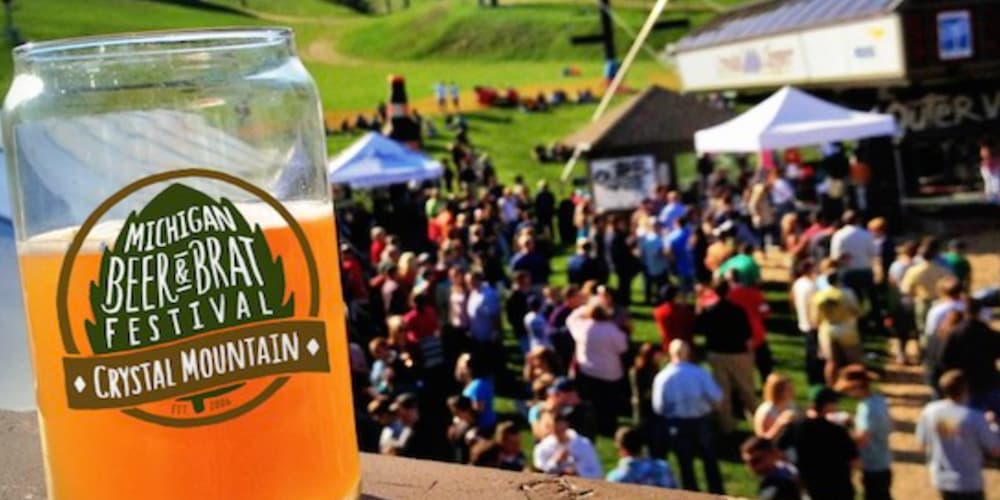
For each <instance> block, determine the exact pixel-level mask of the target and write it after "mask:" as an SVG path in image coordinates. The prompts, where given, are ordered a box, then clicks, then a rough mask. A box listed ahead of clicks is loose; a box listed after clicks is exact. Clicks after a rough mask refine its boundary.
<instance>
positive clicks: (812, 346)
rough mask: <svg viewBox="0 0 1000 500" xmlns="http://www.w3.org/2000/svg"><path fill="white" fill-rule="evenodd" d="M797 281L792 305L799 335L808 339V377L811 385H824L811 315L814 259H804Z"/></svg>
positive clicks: (814, 293) (813, 290)
mask: <svg viewBox="0 0 1000 500" xmlns="http://www.w3.org/2000/svg"><path fill="white" fill-rule="evenodd" d="M795 276H796V278H795V281H794V282H793V283H792V305H793V306H795V318H796V323H797V324H798V327H799V333H801V334H802V335H803V336H805V338H806V377H807V378H808V379H809V385H810V386H812V385H816V384H822V383H824V382H825V379H824V377H823V361H822V360H821V359H820V358H819V354H818V353H819V340H817V337H816V325H815V324H813V318H812V316H811V315H810V314H809V310H810V305H811V304H812V299H813V295H816V290H817V288H816V264H815V263H814V262H813V261H812V259H804V260H802V261H801V262H799V263H798V266H797V267H796V269H795Z"/></svg>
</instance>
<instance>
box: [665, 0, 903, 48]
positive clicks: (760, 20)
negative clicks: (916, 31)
mask: <svg viewBox="0 0 1000 500" xmlns="http://www.w3.org/2000/svg"><path fill="white" fill-rule="evenodd" d="M902 1H903V0H761V1H758V2H753V3H750V4H747V5H744V6H742V7H737V8H734V9H730V10H728V11H726V12H723V13H722V14H720V15H719V16H718V17H716V18H715V19H713V20H711V21H709V22H708V23H707V24H705V25H704V26H702V27H700V28H698V29H696V30H694V31H692V32H691V33H689V34H688V35H687V36H685V37H684V38H682V39H681V40H680V41H679V42H677V47H676V50H677V51H678V52H686V51H690V50H695V49H700V48H704V47H710V46H713V45H722V44H726V43H732V42H738V41H741V40H748V39H752V38H758V37H762V36H768V35H777V34H781V33H788V32H793V31H798V30H802V29H805V28H814V27H819V26H825V25H831V24H839V23H844V22H848V21H854V20H858V19H863V18H866V17H872V16H877V15H881V14H887V13H889V12H892V11H894V10H895V9H896V7H898V6H899V4H900V3H902Z"/></svg>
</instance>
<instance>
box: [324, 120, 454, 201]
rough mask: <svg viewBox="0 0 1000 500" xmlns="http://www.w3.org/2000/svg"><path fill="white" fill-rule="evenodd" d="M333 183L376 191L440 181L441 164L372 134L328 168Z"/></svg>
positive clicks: (346, 151)
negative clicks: (426, 181)
mask: <svg viewBox="0 0 1000 500" xmlns="http://www.w3.org/2000/svg"><path fill="white" fill-rule="evenodd" d="M326 171H327V180H329V182H330V183H331V184H349V185H350V186H351V187H353V188H372V187H380V186H388V185H391V184H402V183H407V182H411V181H417V182H419V181H424V180H428V179H437V178H438V177H441V175H442V174H443V173H444V170H443V168H442V167H441V163H440V162H438V161H436V160H434V159H432V158H430V157H428V156H427V155H425V154H423V153H420V152H418V151H413V150H411V149H408V148H407V147H406V146H403V145H402V144H400V143H398V142H396V141H394V140H392V139H389V138H388V137H385V136H383V135H381V134H376V133H374V132H368V133H367V134H365V135H364V136H363V137H361V138H360V139H358V140H357V141H355V142H354V144H351V146H350V147H348V148H347V149H345V150H344V151H342V152H341V153H340V154H339V155H337V156H336V157H335V158H333V159H332V160H330V163H329V164H328V165H327V170H326Z"/></svg>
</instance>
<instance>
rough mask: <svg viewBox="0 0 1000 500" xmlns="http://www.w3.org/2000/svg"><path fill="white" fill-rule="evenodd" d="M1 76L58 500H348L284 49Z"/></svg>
mask: <svg viewBox="0 0 1000 500" xmlns="http://www.w3.org/2000/svg"><path fill="white" fill-rule="evenodd" d="M14 60H15V78H14V81H13V84H12V86H11V88H10V91H9V93H8V94H7V97H6V101H5V103H4V116H3V132H4V141H5V145H6V151H7V161H8V164H9V167H8V172H7V175H8V176H9V181H10V189H11V196H12V205H13V209H14V221H15V232H16V238H17V252H18V260H19V264H20V269H21V278H22V282H23V283H22V289H23V292H24V302H25V308H26V317H27V320H28V330H29V337H30V338H29V342H30V346H31V350H32V361H33V368H34V373H35V380H36V396H37V400H38V408H39V413H38V414H39V420H40V424H41V434H42V441H43V442H42V445H43V448H44V455H45V461H46V473H47V483H48V490H49V496H50V497H52V498H55V499H64V498H72V499H75V498H95V499H97V498H99V499H102V500H111V499H119V498H122V499H125V498H127V499H135V498H143V499H157V498H163V499H178V498H234V499H235V498H239V499H256V498H261V499H263V498H267V499H275V498H289V499H312V498H322V499H328V498H355V497H357V496H358V487H359V477H360V476H359V457H358V450H357V442H356V439H355V433H354V418H353V413H352V403H351V401H352V398H351V384H350V375H349V368H348V366H349V365H348V354H347V336H346V332H345V310H344V309H345V305H344V303H343V297H342V293H341V289H340V276H339V264H338V262H339V261H338V255H337V244H336V242H337V238H336V228H335V224H334V220H333V206H332V204H331V201H330V195H329V188H328V185H327V182H326V175H325V167H324V165H325V161H326V154H325V151H326V149H325V142H324V127H323V119H322V114H321V106H320V102H319V97H318V94H317V90H316V86H315V84H314V83H313V80H312V78H311V77H310V76H309V74H308V73H307V71H306V69H305V68H304V67H303V65H302V63H301V62H300V61H299V59H298V58H297V56H296V54H295V50H294V44H293V38H292V33H291V32H290V31H289V30H287V29H280V28H273V29H271V28H268V29H256V28H254V29H219V30H207V31H179V32H155V33H141V34H127V35H113V36H104V37H95V38H81V39H70V40H60V41H53V42H44V43H37V44H28V45H25V46H21V47H19V48H17V49H15V51H14Z"/></svg>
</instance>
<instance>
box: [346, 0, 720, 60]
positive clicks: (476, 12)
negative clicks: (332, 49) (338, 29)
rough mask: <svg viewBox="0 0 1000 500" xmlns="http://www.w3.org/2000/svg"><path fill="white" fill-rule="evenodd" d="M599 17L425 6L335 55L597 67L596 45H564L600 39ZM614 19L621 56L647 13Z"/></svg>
mask: <svg viewBox="0 0 1000 500" xmlns="http://www.w3.org/2000/svg"><path fill="white" fill-rule="evenodd" d="M598 13H599V9H598V8H597V6H596V5H594V4H589V5H587V4H514V5H510V6H502V7H500V8H496V9H484V8H479V7H477V6H476V5H475V4H471V3H457V2H433V3H424V4H421V5H419V6H416V7H414V8H411V9H409V10H407V11H405V12H401V13H397V14H394V15H392V16H383V17H379V18H376V19H373V20H372V21H371V22H368V23H365V25H364V26H362V27H359V28H358V29H354V30H351V31H349V32H348V33H346V34H345V35H344V36H343V38H342V39H341V42H340V44H339V45H338V48H339V49H340V50H342V51H343V52H345V53H348V54H359V55H361V54H364V55H365V56H366V57H369V58H379V59H425V58H434V59H463V60H464V59H477V60H482V59H486V60H551V61H565V60H586V59H600V58H601V57H603V52H602V49H601V46H600V45H584V46H580V45H576V46H574V45H572V44H571V43H570V37H572V36H574V35H587V34H596V33H599V32H600V23H599V19H598ZM614 14H615V15H614V18H615V21H616V22H615V32H616V33H615V38H616V42H617V44H618V47H619V51H620V52H621V53H624V52H625V50H626V49H627V48H628V43H629V42H631V40H632V36H630V33H632V34H634V33H635V32H636V31H638V30H639V28H640V27H641V26H642V23H643V21H644V20H645V18H646V15H647V11H645V10H640V9H635V8H622V9H617V10H615V11H614ZM709 15H710V13H709V12H707V11H704V10H703V11H699V12H693V13H691V14H690V18H691V20H692V22H695V23H700V22H703V20H704V19H706V18H707V17H708V16H709ZM664 17H665V18H667V16H664ZM670 17H671V18H673V17H680V16H679V15H678V14H673V15H671V16H670ZM415 27H419V29H413V28H415ZM387 33H393V36H386V34H387ZM681 34H682V32H681V31H680V30H672V31H661V32H656V33H654V34H653V35H652V36H650V38H649V40H648V41H647V42H646V44H647V45H648V46H649V47H650V48H652V49H653V50H654V51H655V50H660V49H662V48H663V46H664V45H665V44H666V43H667V42H670V41H674V40H676V39H677V38H679V37H680V36H681Z"/></svg>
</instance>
